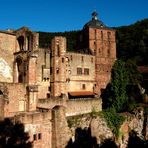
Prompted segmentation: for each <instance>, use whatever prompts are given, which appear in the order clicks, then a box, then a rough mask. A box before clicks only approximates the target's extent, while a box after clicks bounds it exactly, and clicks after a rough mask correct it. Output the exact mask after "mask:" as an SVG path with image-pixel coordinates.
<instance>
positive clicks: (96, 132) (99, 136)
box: [90, 116, 113, 144]
mask: <svg viewBox="0 0 148 148" xmlns="http://www.w3.org/2000/svg"><path fill="white" fill-rule="evenodd" d="M90 128H91V135H92V137H96V141H97V143H98V144H101V142H103V141H104V140H105V139H112V138H113V133H112V131H111V129H110V128H109V127H108V126H107V123H106V121H105V119H102V118H101V117H99V116H98V117H96V118H93V119H92V121H91V123H90Z"/></svg>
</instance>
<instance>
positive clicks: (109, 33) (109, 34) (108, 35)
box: [107, 32, 111, 41]
mask: <svg viewBox="0 0 148 148" xmlns="http://www.w3.org/2000/svg"><path fill="white" fill-rule="evenodd" d="M107 38H108V41H110V39H111V32H107Z"/></svg>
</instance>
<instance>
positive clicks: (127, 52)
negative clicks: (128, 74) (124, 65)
mask: <svg viewBox="0 0 148 148" xmlns="http://www.w3.org/2000/svg"><path fill="white" fill-rule="evenodd" d="M115 29H116V41H117V57H118V58H124V59H125V60H127V59H136V62H137V64H138V65H148V60H147V55H148V19H144V20H141V21H138V22H136V23H135V24H133V25H129V26H122V27H117V28H115Z"/></svg>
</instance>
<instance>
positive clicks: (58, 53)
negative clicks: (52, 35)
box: [57, 45, 60, 57]
mask: <svg viewBox="0 0 148 148" xmlns="http://www.w3.org/2000/svg"><path fill="white" fill-rule="evenodd" d="M57 56H58V57H59V56H60V46H59V45H57Z"/></svg>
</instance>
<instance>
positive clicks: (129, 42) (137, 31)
mask: <svg viewBox="0 0 148 148" xmlns="http://www.w3.org/2000/svg"><path fill="white" fill-rule="evenodd" d="M114 29H116V42H117V58H123V59H124V60H127V59H134V60H136V63H137V64H138V65H148V60H147V55H148V19H144V20H141V21H138V22H136V23H134V24H132V25H129V26H122V27H116V28H114ZM79 32H80V31H79V30H77V31H69V32H54V33H50V32H39V46H40V47H41V48H47V47H50V45H51V39H52V38H53V37H54V36H65V37H66V38H67V46H68V47H67V48H68V51H75V50H76V48H75V47H76V40H77V36H78V34H79Z"/></svg>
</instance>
